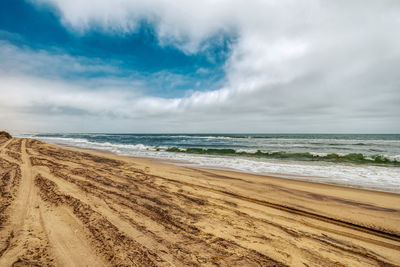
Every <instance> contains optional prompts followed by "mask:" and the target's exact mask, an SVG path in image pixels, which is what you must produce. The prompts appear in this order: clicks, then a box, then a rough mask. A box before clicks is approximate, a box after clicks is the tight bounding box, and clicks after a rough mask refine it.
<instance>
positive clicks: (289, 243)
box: [0, 137, 400, 267]
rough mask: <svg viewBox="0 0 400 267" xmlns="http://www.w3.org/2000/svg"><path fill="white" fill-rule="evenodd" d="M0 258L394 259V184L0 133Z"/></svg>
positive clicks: (104, 261)
mask: <svg viewBox="0 0 400 267" xmlns="http://www.w3.org/2000/svg"><path fill="white" fill-rule="evenodd" d="M0 194H1V198H0V266H2V267H3V266H4V267H7V266H96V267H100V266H392V265H394V266H400V195H396V194H390V193H382V192H373V191H367V190H360V189H351V188H344V187H339V186H332V185H323V184H316V183H309V182H301V181H294V180H288V179H279V178H273V177H265V176H258V175H250V174H244V173H235V172H228V171H216V170H205V169H196V168H188V167H179V166H174V165H169V164H164V163H160V162H155V161H150V160H146V159H137V158H129V157H122V156H117V155H112V154H102V153H99V152H87V151H79V150H74V149H67V148H61V147H58V146H54V145H49V144H45V143H42V142H39V141H35V140H31V139H18V138H11V139H10V138H7V137H1V138H0Z"/></svg>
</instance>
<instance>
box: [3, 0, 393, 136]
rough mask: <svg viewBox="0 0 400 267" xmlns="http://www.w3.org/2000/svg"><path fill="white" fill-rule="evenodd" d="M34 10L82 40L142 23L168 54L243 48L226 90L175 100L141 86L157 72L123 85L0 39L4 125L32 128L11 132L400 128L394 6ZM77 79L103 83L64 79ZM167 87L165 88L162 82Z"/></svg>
mask: <svg viewBox="0 0 400 267" xmlns="http://www.w3.org/2000/svg"><path fill="white" fill-rule="evenodd" d="M31 1H32V2H33V3H35V4H36V5H37V6H38V7H40V6H43V5H45V4H46V5H51V6H53V7H55V8H56V10H57V11H58V12H59V14H60V16H61V18H60V19H61V21H62V23H63V25H64V26H65V27H66V28H67V29H68V30H69V31H71V32H74V33H76V34H77V35H80V36H84V35H85V34H87V32H89V31H91V30H93V29H97V30H98V29H101V30H103V31H105V32H108V33H109V34H112V35H115V36H123V35H124V34H127V33H131V32H135V31H137V30H138V28H140V27H141V23H143V22H146V23H148V24H150V25H151V26H152V27H153V28H154V29H155V33H156V36H157V39H158V42H159V45H160V46H173V47H177V48H178V49H180V50H181V51H183V52H184V53H186V54H188V55H193V54H199V53H204V52H205V51H206V50H207V48H209V47H210V46H212V45H213V44H214V43H215V42H219V41H220V37H221V36H223V35H228V36H232V37H233V39H234V40H235V41H234V43H232V45H231V48H230V49H231V50H230V54H229V58H228V59H227V61H226V62H225V65H224V71H225V78H224V80H223V82H222V84H221V87H220V88H219V89H217V90H210V91H196V90H195V89H194V88H188V89H187V93H186V95H185V96H183V97H182V96H180V97H170V98H164V97H162V96H160V95H157V94H151V93H149V91H148V90H146V82H145V80H146V79H148V78H150V79H156V78H157V77H159V75H160V73H158V74H154V75H152V76H150V77H140V75H138V76H134V77H133V76H129V77H123V78H120V77H119V78H118V77H116V76H115V77H114V76H113V75H112V74H113V73H114V72H115V73H118V72H119V71H120V70H118V69H116V68H115V66H114V65H112V64H109V63H107V62H102V61H96V60H92V59H87V58H84V57H72V56H68V55H62V54H55V53H48V52H46V51H39V52H38V51H33V50H32V51H31V50H29V49H24V48H19V47H15V46H13V45H12V44H9V43H7V42H2V43H0V46H1V48H2V49H1V51H2V52H0V59H1V61H2V65H1V67H0V79H1V83H2V85H1V87H0V91H1V94H2V95H3V96H5V95H7V98H4V97H2V98H1V99H0V111H1V112H2V114H3V115H1V116H0V121H2V122H3V123H5V120H7V119H8V118H10V117H12V116H14V117H15V118H17V117H18V118H28V117H29V118H33V119H32V120H31V124H32V125H30V126H23V125H24V123H23V120H22V119H20V120H15V123H10V122H9V123H8V125H9V126H8V127H10V128H14V129H20V130H25V129H24V127H28V128H27V129H26V130H35V129H37V130H42V131H52V130H54V129H53V127H54V126H56V128H57V129H59V130H61V131H103V132H113V131H114V132H115V131H133V132H146V131H147V132H150V131H151V132H165V131H167V132H182V131H183V132H196V131H197V132H198V131H200V132H399V131H400V124H399V123H398V122H399V121H400V115H399V114H400V105H399V103H400V79H399V78H398V77H400V37H399V36H398V35H397V34H396V29H398V28H399V27H400V18H399V16H398V14H400V3H399V2H398V1H350V2H349V1H330V2H328V1H316V0H315V1H311V0H309V1H301V2H299V1H286V0H284V1H227V0H219V1H211V0H206V1H183V0H181V1H165V0H149V1H138V0H116V1H106V0H88V1H79V0H68V1H66V0H31ZM10 55H11V56H10ZM46 66H51V67H50V68H48V70H47V71H46ZM59 68H61V70H60V69H59ZM81 71H85V72H86V73H87V72H96V73H98V72H100V73H103V72H104V73H107V78H101V77H95V78H90V79H88V78H84V79H83V78H82V79H79V78H74V79H73V80H72V81H71V80H68V79H66V78H65V77H61V76H58V75H57V73H60V72H61V73H73V74H79V72H81ZM199 71H201V70H199ZM164 75H165V76H168V75H170V74H168V73H164ZM171 77H172V79H174V78H176V80H179V79H184V77H180V76H177V77H175V76H170V78H171ZM170 81H171V80H170ZM161 84H162V85H163V84H164V85H165V86H167V82H165V79H163V83H161ZM162 85H161V86H162ZM61 118H62V119H61ZM81 121H85V126H84V127H83V128H84V129H83V128H82V123H80V122H81ZM34 122H37V123H36V124H35V123H34ZM6 125H7V123H6ZM25 125H26V124H25ZM56 131H57V130H56Z"/></svg>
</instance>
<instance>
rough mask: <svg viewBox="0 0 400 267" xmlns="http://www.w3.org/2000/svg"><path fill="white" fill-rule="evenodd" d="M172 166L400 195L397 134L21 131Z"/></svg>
mask: <svg viewBox="0 0 400 267" xmlns="http://www.w3.org/2000/svg"><path fill="white" fill-rule="evenodd" d="M21 137H30V138H35V139H38V140H41V141H44V142H48V143H53V144H57V145H64V146H72V147H78V148H84V149H95V150H103V151H108V152H112V153H116V154H119V155H126V156H135V157H147V158H155V159H159V160H166V161H172V162H175V164H179V165H186V166H196V167H207V168H218V169H229V170H235V171H241V172H248V173H256V174H263V175H273V176H278V177H283V178H291V179H298V180H307V181H314V182H320V183H328V184H338V185H345V186H350V187H359V188H365V189H373V190H379V191H387V192H395V193H400V135H399V134H101V133H91V134H88V133H74V134H61V133H60V134H26V135H22V136H21Z"/></svg>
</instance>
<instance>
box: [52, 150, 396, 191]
mask: <svg viewBox="0 0 400 267" xmlns="http://www.w3.org/2000/svg"><path fill="white" fill-rule="evenodd" d="M54 145H56V146H61V147H64V148H69V149H74V150H78V151H86V152H97V153H104V154H111V155H116V156H122V157H130V158H134V159H144V160H150V161H154V162H161V163H165V164H171V165H175V166H182V167H189V168H194V169H197V168H198V169H204V170H216V171H228V172H233V173H235V172H237V173H243V174H250V175H257V176H262V177H273V178H278V179H286V180H292V181H303V182H308V183H317V184H324V185H332V186H337V187H344V188H352V189H360V190H367V191H372V192H383V193H390V194H395V195H400V191H399V192H394V191H389V190H384V189H380V188H378V187H365V186H364V187H363V186H362V185H351V184H344V183H340V182H333V181H328V182H323V181H321V180H323V179H326V177H323V176H307V175H298V174H285V173H258V172H251V171H244V170H239V169H234V168H228V167H222V166H221V167H219V166H211V165H209V166H207V165H205V166H202V165H200V164H198V163H195V162H190V161H185V160H178V159H177V160H175V159H164V158H157V157H150V156H149V157H140V156H132V155H121V154H118V153H115V152H112V151H108V150H102V149H95V148H81V147H79V146H74V145H69V144H61V143H59V144H54ZM350 166H352V165H350ZM315 179H318V181H315ZM399 179H400V177H399Z"/></svg>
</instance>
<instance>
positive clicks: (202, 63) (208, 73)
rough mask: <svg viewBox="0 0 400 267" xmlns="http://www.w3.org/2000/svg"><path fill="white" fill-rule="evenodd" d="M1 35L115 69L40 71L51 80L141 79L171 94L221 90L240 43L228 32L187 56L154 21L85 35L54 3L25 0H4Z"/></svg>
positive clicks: (154, 89) (29, 46) (151, 87)
mask: <svg viewBox="0 0 400 267" xmlns="http://www.w3.org/2000/svg"><path fill="white" fill-rule="evenodd" d="M0 39H2V40H6V41H7V42H9V43H11V44H13V45H15V46H17V47H20V48H23V49H29V50H30V51H46V52H47V53H50V54H53V55H68V56H71V57H76V58H80V59H85V60H83V63H82V64H85V62H86V61H90V60H94V61H96V62H98V64H100V65H101V64H103V65H110V66H112V67H113V68H114V71H113V72H110V73H109V72H107V70H106V69H103V70H96V71H93V70H90V71H76V70H69V69H68V68H67V67H63V68H59V67H57V66H43V69H41V68H38V69H37V70H35V71H36V72H39V74H40V75H42V76H46V77H47V78H48V76H49V75H51V76H54V77H53V78H61V79H68V80H74V79H76V80H82V79H93V78H99V77H101V78H107V77H111V78H115V79H118V78H122V79H127V80H129V79H138V78H139V79H142V80H143V81H144V82H145V83H146V86H145V87H146V88H147V89H146V90H148V92H147V93H150V94H152V95H156V96H161V97H167V98H170V97H181V96H183V95H185V94H188V93H189V92H191V91H202V90H214V89H217V88H219V87H220V86H221V84H222V83H223V80H224V76H225V72H224V68H223V67H224V64H225V61H226V59H227V58H228V56H229V53H230V50H231V45H232V43H233V42H234V38H233V37H232V36H227V35H222V36H218V38H215V40H214V39H210V40H208V43H210V44H211V45H209V46H208V48H207V49H205V50H204V51H200V52H199V53H196V54H185V53H184V52H182V51H181V50H179V49H177V48H176V47H173V46H160V44H159V42H158V39H157V36H156V34H155V32H154V29H153V28H152V25H149V24H148V23H146V22H142V23H141V26H140V27H138V29H137V30H136V31H135V32H133V33H128V34H112V33H110V32H105V31H103V30H101V29H99V28H94V29H92V30H91V31H87V32H85V33H84V34H80V33H76V32H73V31H70V30H69V29H67V28H65V27H64V26H63V25H62V24H61V22H60V14H58V11H57V10H56V9H54V8H53V7H51V6H48V5H45V4H42V5H39V6H38V5H32V4H31V3H30V2H27V1H22V0H2V1H1V2H0ZM49 69H51V70H49ZM40 72H41V73H40ZM148 78H151V79H148Z"/></svg>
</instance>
